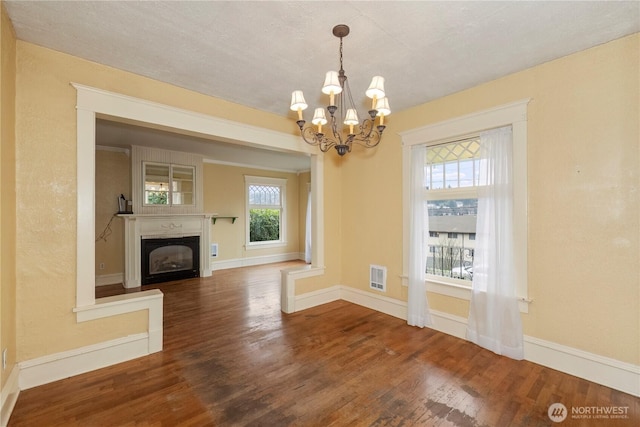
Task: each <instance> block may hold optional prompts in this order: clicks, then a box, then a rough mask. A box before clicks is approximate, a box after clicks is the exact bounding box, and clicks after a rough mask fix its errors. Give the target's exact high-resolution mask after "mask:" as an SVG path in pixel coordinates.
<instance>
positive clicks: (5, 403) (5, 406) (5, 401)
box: [0, 366, 20, 427]
mask: <svg viewBox="0 0 640 427" xmlns="http://www.w3.org/2000/svg"><path fill="white" fill-rule="evenodd" d="M19 372H20V368H18V366H14V367H13V369H12V370H11V373H10V374H9V378H7V382H6V383H5V384H4V387H2V392H1V393H0V395H1V398H0V408H1V411H0V427H5V426H6V425H7V424H8V423H9V417H11V412H12V411H13V407H14V406H15V404H16V401H17V400H18V395H19V394H20V387H19V386H18V376H19Z"/></svg>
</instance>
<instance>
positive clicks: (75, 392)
mask: <svg viewBox="0 0 640 427" xmlns="http://www.w3.org/2000/svg"><path fill="white" fill-rule="evenodd" d="M289 265H290V264H287V263H282V264H272V265H268V266H258V267H248V268H243V269H234V270H223V271H216V272H215V273H214V276H213V277H211V278H206V279H189V280H184V281H178V282H172V283H166V284H161V285H157V286H153V287H154V288H158V289H161V290H162V292H164V294H165V297H164V304H165V306H164V351H162V352H160V353H156V354H153V355H151V356H147V357H143V358H140V359H136V360H133V361H130V362H126V363H122V364H119V365H116V366H111V367H108V368H104V369H100V370H98V371H94V372H90V373H87V374H83V375H78V376H75V377H73V378H68V379H65V380H61V381H57V382H55V383H51V384H47V385H43V386H40V387H36V388H33V389H29V390H25V391H23V392H21V393H20V396H19V398H18V402H17V404H16V406H15V409H14V411H13V415H12V416H11V419H10V422H9V426H214V425H215V426H245V425H252V426H289V425H291V426H416V425H422V426H469V427H471V426H551V425H556V423H553V422H552V421H551V420H550V418H549V417H548V415H547V411H548V408H549V406H550V405H551V404H552V403H556V402H559V403H563V404H564V405H565V406H566V407H567V408H568V410H569V411H571V408H572V407H611V406H615V407H626V408H627V410H626V411H627V416H628V418H627V419H618V420H612V419H594V418H592V419H581V420H578V419H572V418H571V415H569V418H567V419H566V420H565V421H564V422H562V423H559V424H557V425H562V426H602V427H609V426H636V425H640V399H638V398H635V397H633V396H630V395H628V394H625V393H621V392H618V391H615V390H612V389H610V388H607V387H604V386H600V385H597V384H594V383H590V382H588V381H585V380H582V379H579V378H576V377H573V376H570V375H566V374H563V373H560V372H558V371H554V370H552V369H548V368H544V367H542V366H539V365H536V364H533V363H530V362H526V361H514V360H511V359H507V358H504V357H500V356H496V355H494V354H493V353H491V352H489V351H486V350H483V349H481V348H479V347H477V346H475V345H474V344H471V343H469V342H466V341H464V340H460V339H457V338H454V337H452V336H449V335H445V334H442V333H440V332H436V331H434V330H431V329H428V328H425V329H418V328H413V327H409V326H407V325H406V322H405V321H403V320H400V319H397V318H393V317H390V316H387V315H385V314H382V313H378V312H375V311H373V310H369V309H367V308H364V307H360V306H357V305H354V304H351V303H348V302H344V301H337V302H333V303H329V304H325V305H322V306H319V307H315V308H312V309H309V310H306V311H303V312H299V313H295V314H291V315H286V314H283V313H281V311H280V288H279V283H280V272H279V270H280V269H281V268H284V267H286V266H289ZM145 289H146V288H145Z"/></svg>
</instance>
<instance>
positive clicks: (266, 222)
mask: <svg viewBox="0 0 640 427" xmlns="http://www.w3.org/2000/svg"><path fill="white" fill-rule="evenodd" d="M245 183H246V189H247V247H250V246H254V247H256V246H259V247H264V246H265V245H271V244H284V242H285V227H284V225H285V224H286V222H285V206H286V204H285V195H286V188H287V187H286V183H287V180H286V179H279V178H262V177H250V176H246V177H245Z"/></svg>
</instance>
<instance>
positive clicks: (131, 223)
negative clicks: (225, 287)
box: [119, 213, 215, 288]
mask: <svg viewBox="0 0 640 427" xmlns="http://www.w3.org/2000/svg"><path fill="white" fill-rule="evenodd" d="M212 216H215V214H213V213H207V214H174V215H160V214H158V215H154V214H141V215H140V214H133V215H119V217H120V218H122V219H123V220H124V238H125V262H124V287H125V288H137V287H139V286H141V285H143V284H146V283H153V282H150V281H146V280H145V281H146V283H143V280H142V277H143V266H142V258H143V252H142V251H143V248H142V246H143V241H146V240H158V239H184V238H189V237H198V256H197V260H195V261H194V262H193V263H194V264H195V265H194V266H193V267H192V268H191V270H194V269H195V270H196V271H197V273H198V274H196V275H195V276H191V277H198V276H199V277H209V276H211V257H210V256H209V252H208V247H209V242H210V241H211V238H210V235H211V217H212ZM194 274H195V273H194ZM165 277H167V276H165ZM178 278H179V277H178ZM167 280H173V279H167Z"/></svg>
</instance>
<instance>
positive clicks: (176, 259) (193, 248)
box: [140, 236, 200, 285]
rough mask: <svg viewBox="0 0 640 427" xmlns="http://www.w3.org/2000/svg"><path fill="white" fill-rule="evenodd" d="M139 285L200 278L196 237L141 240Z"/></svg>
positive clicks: (198, 242) (198, 238) (198, 249)
mask: <svg viewBox="0 0 640 427" xmlns="http://www.w3.org/2000/svg"><path fill="white" fill-rule="evenodd" d="M140 249H141V257H140V258H141V259H140V260H141V273H142V274H141V275H142V277H141V282H142V284H143V285H148V284H151V283H160V282H168V281H171V280H179V279H188V278H191V277H199V276H200V237H199V236H190V237H174V238H160V239H142V241H141V247H140Z"/></svg>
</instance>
